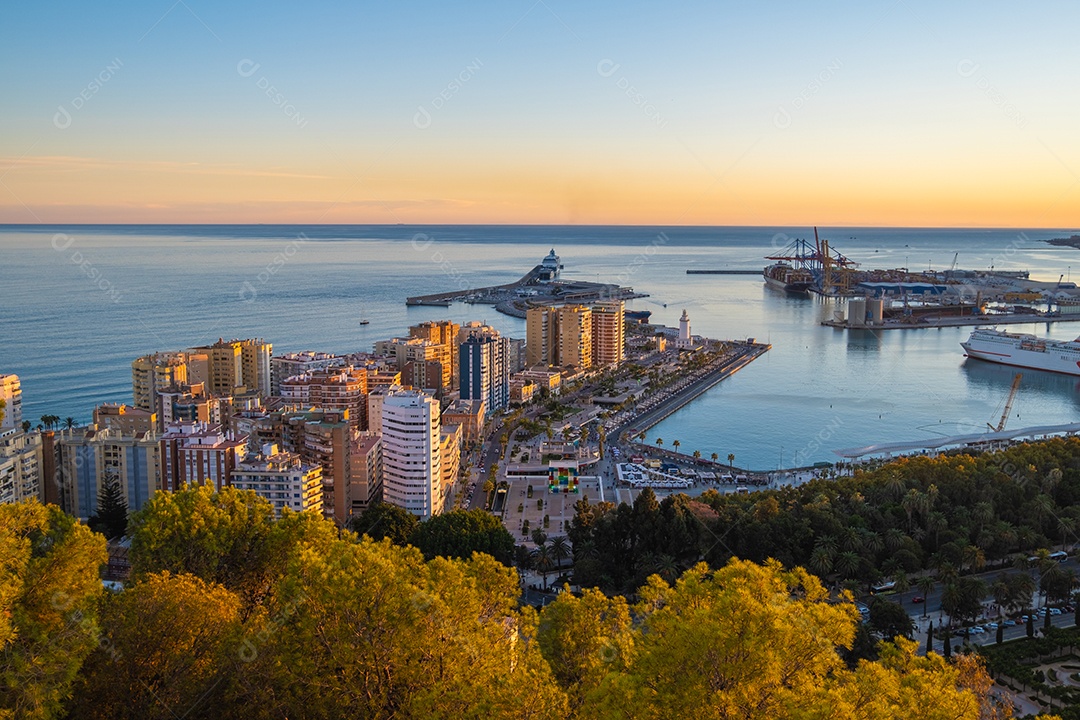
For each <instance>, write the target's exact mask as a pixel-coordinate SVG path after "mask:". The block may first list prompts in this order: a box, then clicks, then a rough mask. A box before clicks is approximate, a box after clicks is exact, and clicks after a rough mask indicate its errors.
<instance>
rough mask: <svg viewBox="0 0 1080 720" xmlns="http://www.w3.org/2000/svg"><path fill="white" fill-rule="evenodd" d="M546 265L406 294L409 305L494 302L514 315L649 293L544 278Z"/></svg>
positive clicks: (505, 312) (603, 284)
mask: <svg viewBox="0 0 1080 720" xmlns="http://www.w3.org/2000/svg"><path fill="white" fill-rule="evenodd" d="M544 275H545V268H544V266H543V265H537V266H536V267H534V268H533V269H532V270H530V271H529V272H527V273H525V275H523V276H522V277H521V279H520V280H517V281H515V282H512V283H507V284H505V285H492V286H490V287H480V288H464V289H460V290H451V291H449V292H441V293H432V294H430V295H416V296H414V297H410V298H406V299H405V304H406V305H408V306H436V307H449V306H450V305H451V304H453V303H455V302H467V303H477V304H481V305H493V306H494V307H495V310H497V311H498V312H501V313H503V314H504V315H510V316H511V317H517V318H524V317H525V314H526V313H527V312H528V309H529V308H530V307H533V306H544V305H563V304H567V303H590V302H597V301H603V300H632V299H634V298H643V297H648V294H647V293H639V292H634V289H633V288H631V287H621V286H619V285H616V284H614V283H598V282H588V281H585V280H572V281H570V280H548V281H545V280H544V279H543V277H544Z"/></svg>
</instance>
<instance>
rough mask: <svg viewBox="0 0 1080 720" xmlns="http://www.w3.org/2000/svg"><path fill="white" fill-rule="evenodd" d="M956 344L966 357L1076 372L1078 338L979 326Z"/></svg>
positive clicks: (1079, 350) (1078, 367)
mask: <svg viewBox="0 0 1080 720" xmlns="http://www.w3.org/2000/svg"><path fill="white" fill-rule="evenodd" d="M960 346H961V347H963V348H964V350H965V352H967V356H968V357H971V358H977V359H979V360H986V361H987V362H993V363H1000V364H1002V365H1014V366H1016V367H1022V368H1032V369H1034V370H1047V371H1049V372H1057V373H1065V374H1066V375H1080V338H1078V339H1076V340H1046V339H1043V338H1037V337H1035V336H1034V335H1027V334H1021V333H1007V332H1002V331H1000V330H990V329H986V328H979V329H978V330H975V331H973V332H972V333H971V337H969V338H968V339H967V342H962V343H960Z"/></svg>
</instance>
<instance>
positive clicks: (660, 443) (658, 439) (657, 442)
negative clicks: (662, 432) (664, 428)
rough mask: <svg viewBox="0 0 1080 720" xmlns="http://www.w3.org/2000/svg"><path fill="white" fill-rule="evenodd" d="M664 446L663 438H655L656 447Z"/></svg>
mask: <svg viewBox="0 0 1080 720" xmlns="http://www.w3.org/2000/svg"><path fill="white" fill-rule="evenodd" d="M663 444H664V438H656V447H660V446H662V445H663Z"/></svg>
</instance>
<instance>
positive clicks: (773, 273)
mask: <svg viewBox="0 0 1080 720" xmlns="http://www.w3.org/2000/svg"><path fill="white" fill-rule="evenodd" d="M762 276H764V278H765V284H766V285H768V286H769V287H774V288H776V289H777V290H784V291H786V292H789V293H805V292H809V291H810V288H811V287H812V286H813V284H814V276H813V275H811V274H810V271H809V270H803V269H800V268H794V267H792V266H790V265H788V264H787V263H785V262H778V263H773V264H772V265H769V266H767V267H766V268H765V270H764V271H763V272H762Z"/></svg>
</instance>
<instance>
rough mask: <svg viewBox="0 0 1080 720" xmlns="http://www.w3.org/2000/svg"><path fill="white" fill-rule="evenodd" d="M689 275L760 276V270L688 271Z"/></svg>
mask: <svg viewBox="0 0 1080 720" xmlns="http://www.w3.org/2000/svg"><path fill="white" fill-rule="evenodd" d="M686 274H687V275H760V274H761V271H760V270H687V271H686Z"/></svg>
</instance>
